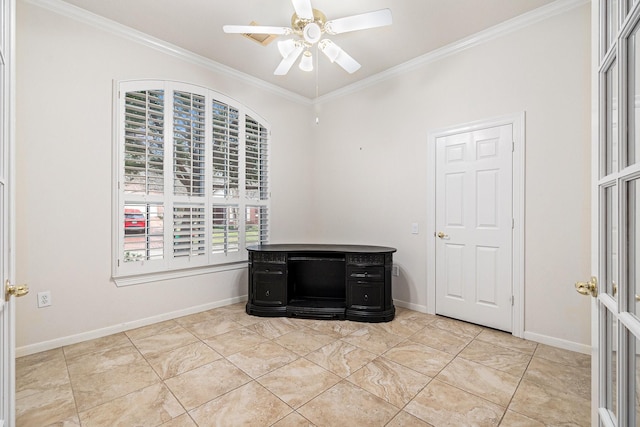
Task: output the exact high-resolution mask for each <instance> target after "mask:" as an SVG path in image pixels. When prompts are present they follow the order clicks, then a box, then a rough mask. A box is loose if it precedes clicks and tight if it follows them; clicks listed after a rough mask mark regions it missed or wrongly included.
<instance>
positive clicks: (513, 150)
mask: <svg viewBox="0 0 640 427" xmlns="http://www.w3.org/2000/svg"><path fill="white" fill-rule="evenodd" d="M515 151H516V142H515V141H511V152H512V153H513V152H515Z"/></svg>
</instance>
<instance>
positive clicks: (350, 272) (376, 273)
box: [347, 267, 384, 281]
mask: <svg viewBox="0 0 640 427" xmlns="http://www.w3.org/2000/svg"><path fill="white" fill-rule="evenodd" d="M347 279H349V280H375V281H383V280H384V267H349V268H348V269H347Z"/></svg>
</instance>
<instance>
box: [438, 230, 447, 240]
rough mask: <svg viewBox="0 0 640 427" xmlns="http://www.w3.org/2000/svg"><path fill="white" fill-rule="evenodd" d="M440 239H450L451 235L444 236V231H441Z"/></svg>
mask: <svg viewBox="0 0 640 427" xmlns="http://www.w3.org/2000/svg"><path fill="white" fill-rule="evenodd" d="M438 237H439V238H441V239H446V238H447V237H449V235H448V234H444V233H443V232H442V231H440V232H439V233H438Z"/></svg>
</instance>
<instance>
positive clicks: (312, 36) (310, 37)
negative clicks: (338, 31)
mask: <svg viewBox="0 0 640 427" xmlns="http://www.w3.org/2000/svg"><path fill="white" fill-rule="evenodd" d="M302 36H303V37H304V39H305V41H307V42H308V43H311V44H315V43H318V41H319V40H320V37H322V29H321V28H320V26H319V25H318V24H316V23H315V22H311V23H309V24H307V25H305V27H304V30H303V31H302Z"/></svg>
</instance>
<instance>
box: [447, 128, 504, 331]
mask: <svg viewBox="0 0 640 427" xmlns="http://www.w3.org/2000/svg"><path fill="white" fill-rule="evenodd" d="M513 141H514V139H513V126H512V125H511V124H504V125H501V126H493V127H488V128H485V129H478V130H473V131H469V132H461V133H457V134H452V135H447V136H442V137H439V138H437V139H436V195H435V196H436V197H435V198H436V200H435V203H436V224H435V225H436V248H435V251H436V254H435V255H436V266H435V267H436V313H437V314H442V315H445V316H450V317H454V318H457V319H461V320H466V321H469V322H473V323H478V324H482V325H486V326H490V327H492V328H496V329H501V330H504V331H509V332H511V331H512V304H513V291H512V253H513V252H512V244H513V200H512V197H513V194H512V193H513V191H512V190H513V187H512V186H513V160H512V158H513Z"/></svg>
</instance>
